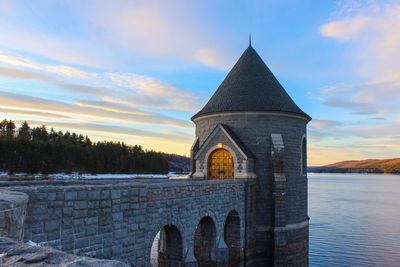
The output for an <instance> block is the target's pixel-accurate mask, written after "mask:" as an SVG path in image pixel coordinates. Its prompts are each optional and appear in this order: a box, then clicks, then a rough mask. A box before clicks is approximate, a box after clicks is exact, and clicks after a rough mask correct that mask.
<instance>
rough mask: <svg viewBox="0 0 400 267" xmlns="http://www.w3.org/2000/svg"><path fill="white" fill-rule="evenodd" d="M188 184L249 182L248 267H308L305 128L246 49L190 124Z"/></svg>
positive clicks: (303, 116)
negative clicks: (193, 134) (193, 132)
mask: <svg viewBox="0 0 400 267" xmlns="http://www.w3.org/2000/svg"><path fill="white" fill-rule="evenodd" d="M192 120H193V122H194V123H195V125H196V139H195V142H194V144H193V146H192V149H191V175H190V176H191V178H193V179H210V180H214V179H218V180H221V179H248V180H253V181H254V183H255V187H254V188H255V189H254V190H253V191H247V192H246V194H247V196H246V199H247V203H246V207H247V210H246V213H247V214H246V215H245V218H246V219H245V220H246V221H245V227H246V233H247V238H246V240H245V241H244V244H243V245H242V246H243V250H244V255H245V259H246V260H245V261H244V264H245V265H246V266H294V265H295V266H307V265H308V220H309V218H308V215H307V173H306V169H307V161H306V159H307V152H306V142H307V139H306V138H307V137H306V136H307V123H308V122H309V121H310V120H311V117H310V116H308V115H307V114H305V113H304V112H303V111H302V110H301V109H300V108H299V107H298V106H297V105H296V104H295V103H294V102H293V100H292V99H291V98H290V96H289V95H288V94H287V93H286V91H285V89H284V88H283V87H282V85H281V84H280V83H279V82H278V80H277V79H276V78H275V76H274V75H273V74H272V72H271V71H270V70H269V68H268V67H267V66H266V64H265V63H264V62H263V60H262V59H261V57H260V56H259V55H258V54H257V52H256V51H255V50H254V49H253V47H252V46H251V45H250V46H249V47H248V48H247V49H246V50H245V51H244V53H243V54H242V56H241V57H240V58H239V60H238V61H237V63H236V64H235V66H234V67H233V68H232V70H231V71H230V72H229V74H228V75H227V77H226V78H225V80H224V81H223V82H222V84H221V85H220V86H219V87H218V89H217V91H216V92H215V93H214V95H213V96H212V97H211V99H210V100H209V101H208V103H207V104H206V105H205V106H204V107H203V109H201V110H200V111H199V112H198V113H197V114H196V115H194V116H193V117H192Z"/></svg>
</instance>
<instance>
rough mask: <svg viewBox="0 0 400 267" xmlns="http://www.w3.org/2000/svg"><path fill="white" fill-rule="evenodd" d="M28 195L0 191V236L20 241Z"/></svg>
mask: <svg viewBox="0 0 400 267" xmlns="http://www.w3.org/2000/svg"><path fill="white" fill-rule="evenodd" d="M27 203H28V195H27V194H24V193H20V192H13V191H9V190H3V189H0V236H5V237H9V238H12V239H14V240H16V241H21V240H22V238H23V234H24V221H25V214H26V206H27Z"/></svg>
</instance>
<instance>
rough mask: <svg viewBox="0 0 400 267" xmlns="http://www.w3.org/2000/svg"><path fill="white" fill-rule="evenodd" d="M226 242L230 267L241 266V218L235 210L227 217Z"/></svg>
mask: <svg viewBox="0 0 400 267" xmlns="http://www.w3.org/2000/svg"><path fill="white" fill-rule="evenodd" d="M224 240H225V243H226V245H227V246H228V266H229V267H236V266H240V252H241V249H240V216H239V214H238V213H237V211H235V210H232V211H231V212H229V214H228V216H227V217H226V220H225V228H224Z"/></svg>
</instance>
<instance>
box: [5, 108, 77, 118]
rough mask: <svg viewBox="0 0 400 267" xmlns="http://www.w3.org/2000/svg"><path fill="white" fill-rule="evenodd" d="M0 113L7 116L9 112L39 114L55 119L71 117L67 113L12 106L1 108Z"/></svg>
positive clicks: (29, 114) (39, 115) (38, 115)
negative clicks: (13, 107)
mask: <svg viewBox="0 0 400 267" xmlns="http://www.w3.org/2000/svg"><path fill="white" fill-rule="evenodd" d="M0 113H3V114H2V115H3V117H7V115H9V114H17V115H28V116H37V117H42V118H53V119H66V118H69V117H68V116H66V115H61V114H55V113H50V112H41V111H34V110H23V109H10V108H0Z"/></svg>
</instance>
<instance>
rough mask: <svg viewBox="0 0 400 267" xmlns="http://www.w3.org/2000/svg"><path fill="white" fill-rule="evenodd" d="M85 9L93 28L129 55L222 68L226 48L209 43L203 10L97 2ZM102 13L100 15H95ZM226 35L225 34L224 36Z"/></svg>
mask: <svg viewBox="0 0 400 267" xmlns="http://www.w3.org/2000/svg"><path fill="white" fill-rule="evenodd" d="M96 6H97V9H96V11H95V12H93V11H94V10H93V9H91V10H88V12H90V14H91V15H90V16H89V17H90V19H91V22H92V23H93V24H94V25H97V26H98V27H99V28H100V29H102V30H103V31H104V32H105V34H106V35H107V36H112V37H113V38H110V39H111V40H112V41H114V42H115V43H116V44H118V45H119V46H121V47H123V48H124V49H127V50H129V51H133V52H135V53H136V52H141V53H146V54H151V55H156V56H158V57H160V56H169V57H174V58H177V59H184V60H186V61H188V60H189V61H197V62H199V63H202V64H205V65H208V66H211V67H217V68H221V67H222V68H226V66H227V65H226V49H225V50H224V49H220V48H219V47H218V46H217V45H214V47H212V48H211V47H207V48H204V47H205V46H206V44H210V43H215V42H212V40H211V37H210V34H211V33H212V32H214V31H215V30H214V29H213V28H210V27H208V25H207V21H206V20H205V19H204V15H205V12H206V11H205V9H204V8H203V5H202V6H199V5H198V4H195V3H194V2H188V1H183V2H182V1H168V2H163V1H142V2H132V3H129V2H126V1H113V2H112V3H111V2H109V1H97V2H96ZM99 10H102V11H103V12H99ZM225 34H226V33H225Z"/></svg>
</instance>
